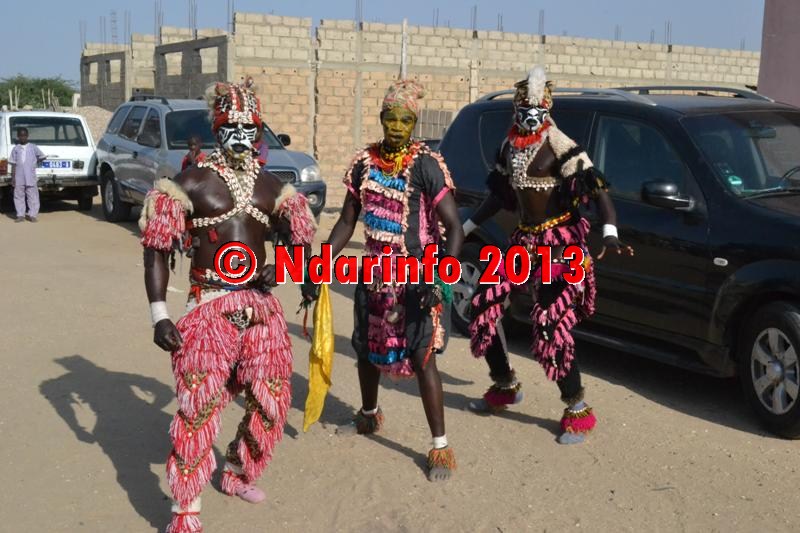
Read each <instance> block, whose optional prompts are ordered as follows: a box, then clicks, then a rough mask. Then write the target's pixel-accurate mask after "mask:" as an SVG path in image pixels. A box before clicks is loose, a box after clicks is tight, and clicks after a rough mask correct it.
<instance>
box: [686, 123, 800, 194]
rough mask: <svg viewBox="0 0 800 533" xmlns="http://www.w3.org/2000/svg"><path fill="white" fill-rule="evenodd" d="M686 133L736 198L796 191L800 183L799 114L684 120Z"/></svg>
mask: <svg viewBox="0 0 800 533" xmlns="http://www.w3.org/2000/svg"><path fill="white" fill-rule="evenodd" d="M682 123H683V126H684V128H686V131H687V132H688V133H689V136H690V137H691V138H692V140H693V141H694V143H695V145H696V146H697V147H698V149H699V150H700V151H701V152H702V153H703V156H704V157H705V158H706V160H707V161H708V163H709V164H710V165H711V167H712V168H713V169H714V172H715V174H716V175H717V178H718V179H719V180H721V181H722V183H723V184H724V185H725V186H726V187H727V188H728V189H729V190H731V191H732V192H734V193H735V194H737V195H739V196H744V197H747V196H753V195H757V194H763V193H768V192H770V191H776V190H783V189H790V188H791V189H795V188H797V187H798V184H799V183H800V181H798V180H800V169H798V172H796V173H794V175H793V176H791V177H792V178H794V179H792V180H788V179H783V176H784V175H786V174H787V173H791V172H792V170H794V169H795V168H796V167H798V166H799V165H800V112H792V111H778V110H776V111H743V112H737V113H724V114H719V115H703V116H695V117H688V118H685V119H683V121H682Z"/></svg>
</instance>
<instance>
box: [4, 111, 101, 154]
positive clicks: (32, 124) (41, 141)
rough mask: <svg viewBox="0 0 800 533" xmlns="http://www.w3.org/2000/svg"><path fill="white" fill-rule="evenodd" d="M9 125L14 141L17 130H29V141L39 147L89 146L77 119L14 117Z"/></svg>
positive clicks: (81, 125)
mask: <svg viewBox="0 0 800 533" xmlns="http://www.w3.org/2000/svg"><path fill="white" fill-rule="evenodd" d="M9 125H10V126H11V137H12V138H13V139H16V138H17V128H28V141H29V142H32V143H33V144H36V145H38V146H89V141H88V140H87V139H86V132H85V131H83V124H82V123H81V121H80V120H79V119H77V118H70V117H59V116H52V117H26V116H24V115H22V116H16V117H15V116H12V117H11V118H10V119H9Z"/></svg>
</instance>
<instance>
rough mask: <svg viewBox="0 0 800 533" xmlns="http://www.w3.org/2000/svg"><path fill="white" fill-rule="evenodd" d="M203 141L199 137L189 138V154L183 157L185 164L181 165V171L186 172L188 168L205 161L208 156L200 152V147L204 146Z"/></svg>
mask: <svg viewBox="0 0 800 533" xmlns="http://www.w3.org/2000/svg"><path fill="white" fill-rule="evenodd" d="M202 142H203V141H202V140H200V137H198V136H197V135H192V136H191V137H189V153H188V154H186V155H185V156H184V157H183V163H181V170H186V169H187V168H188V167H190V166H192V165H196V164H197V163H199V162H201V161H204V160H205V158H206V154H204V153H203V151H202V150H200V146H201V145H202Z"/></svg>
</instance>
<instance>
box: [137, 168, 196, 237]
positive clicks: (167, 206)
mask: <svg viewBox="0 0 800 533" xmlns="http://www.w3.org/2000/svg"><path fill="white" fill-rule="evenodd" d="M162 181H167V180H162ZM187 211H191V202H189V200H188V197H186V195H185V193H183V191H181V190H180V189H179V188H178V186H177V185H175V184H173V183H163V184H162V183H156V188H155V189H153V190H151V191H150V192H149V193H147V196H146V197H145V201H144V206H143V207H142V215H141V217H140V218H139V229H140V230H141V232H142V236H141V239H140V242H141V243H142V246H144V247H146V248H153V249H156V250H159V251H162V252H169V251H171V250H173V249H175V248H180V245H181V242H182V240H183V238H184V236H185V235H186V215H187Z"/></svg>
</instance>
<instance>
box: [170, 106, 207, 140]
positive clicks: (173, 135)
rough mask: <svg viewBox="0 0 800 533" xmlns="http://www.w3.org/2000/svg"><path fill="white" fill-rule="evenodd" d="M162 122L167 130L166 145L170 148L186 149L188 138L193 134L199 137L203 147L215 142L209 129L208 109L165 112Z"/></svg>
mask: <svg viewBox="0 0 800 533" xmlns="http://www.w3.org/2000/svg"><path fill="white" fill-rule="evenodd" d="M164 123H165V126H166V130H167V146H169V149H170V150H176V149H177V150H184V149H188V148H189V138H190V137H194V136H197V137H200V140H201V141H202V144H201V148H203V149H211V148H214V146H216V144H217V139H216V138H215V137H214V133H213V132H212V131H211V121H210V120H209V118H208V111H206V110H204V109H188V110H185V111H172V112H170V113H167V116H166V118H165V119H164Z"/></svg>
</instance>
